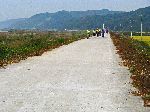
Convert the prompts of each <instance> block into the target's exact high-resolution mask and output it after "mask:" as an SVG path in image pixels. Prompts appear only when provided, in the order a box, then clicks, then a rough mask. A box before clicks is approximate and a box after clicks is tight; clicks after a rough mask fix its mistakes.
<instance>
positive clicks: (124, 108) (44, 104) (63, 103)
mask: <svg viewBox="0 0 150 112" xmlns="http://www.w3.org/2000/svg"><path fill="white" fill-rule="evenodd" d="M119 61H120V59H119V58H118V55H117V54H115V48H114V46H113V44H112V41H111V39H110V38H104V39H103V38H91V39H88V40H87V39H84V40H81V41H78V42H74V43H72V44H70V45H67V46H62V47H60V48H58V49H55V50H53V51H50V52H47V53H45V54H43V55H42V56H41V57H33V58H29V59H27V60H25V61H22V62H20V63H18V64H13V65H11V66H8V67H7V69H0V89H1V90H0V112H150V109H149V108H144V107H143V106H142V105H143V102H142V100H141V98H140V97H134V96H132V95H131V94H130V93H129V92H130V91H131V89H132V87H131V85H130V84H129V82H130V78H129V77H130V75H129V72H128V70H127V68H125V67H123V66H119V64H118V62H119Z"/></svg>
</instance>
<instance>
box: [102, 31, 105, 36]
mask: <svg viewBox="0 0 150 112" xmlns="http://www.w3.org/2000/svg"><path fill="white" fill-rule="evenodd" d="M104 35H105V30H104V29H102V37H103V38H104Z"/></svg>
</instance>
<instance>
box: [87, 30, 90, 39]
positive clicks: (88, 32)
mask: <svg viewBox="0 0 150 112" xmlns="http://www.w3.org/2000/svg"><path fill="white" fill-rule="evenodd" d="M89 37H90V31H89V30H87V39H89Z"/></svg>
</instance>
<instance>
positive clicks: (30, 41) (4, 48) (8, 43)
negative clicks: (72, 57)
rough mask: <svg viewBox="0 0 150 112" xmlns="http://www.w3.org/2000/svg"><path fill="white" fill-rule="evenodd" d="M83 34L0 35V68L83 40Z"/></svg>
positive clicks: (39, 33)
mask: <svg viewBox="0 0 150 112" xmlns="http://www.w3.org/2000/svg"><path fill="white" fill-rule="evenodd" d="M85 37H86V35H85V33H84V32H36V33H33V32H28V33H21V34H20V33H7V34H0V67H4V66H6V65H8V64H11V63H16V62H19V61H20V60H24V59H26V58H28V57H31V56H40V55H42V54H43V53H44V52H45V51H48V50H51V49H54V48H57V47H59V46H61V45H65V44H69V43H71V42H74V41H77V40H80V39H83V38H85Z"/></svg>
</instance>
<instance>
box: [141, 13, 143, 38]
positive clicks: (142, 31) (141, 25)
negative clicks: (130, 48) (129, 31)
mask: <svg viewBox="0 0 150 112" xmlns="http://www.w3.org/2000/svg"><path fill="white" fill-rule="evenodd" d="M142 33H143V20H142V15H141V40H142V36H143V34H142Z"/></svg>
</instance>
